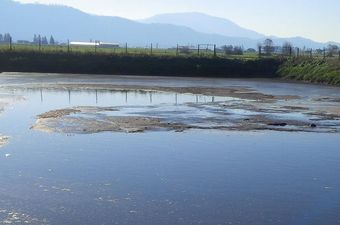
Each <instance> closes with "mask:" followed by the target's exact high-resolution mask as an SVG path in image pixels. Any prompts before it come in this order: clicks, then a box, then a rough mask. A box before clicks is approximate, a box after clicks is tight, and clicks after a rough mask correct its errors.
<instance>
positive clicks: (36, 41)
mask: <svg viewBox="0 0 340 225" xmlns="http://www.w3.org/2000/svg"><path fill="white" fill-rule="evenodd" d="M33 43H34V44H39V37H38V35H36V34H35V35H34V37H33Z"/></svg>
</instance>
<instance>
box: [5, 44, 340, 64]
mask: <svg viewBox="0 0 340 225" xmlns="http://www.w3.org/2000/svg"><path fill="white" fill-rule="evenodd" d="M230 47H233V46H231V45H229V46H228V45H225V46H221V47H217V45H215V44H198V45H186V46H181V45H177V46H175V47H172V48H160V47H159V45H158V44H156V45H155V44H149V45H146V46H145V47H133V46H129V44H128V43H125V44H123V45H120V46H117V47H111V48H108V47H100V46H97V45H93V46H74V45H70V44H69V42H68V43H63V44H56V45H43V44H41V43H40V42H39V43H36V44H33V43H12V41H10V42H7V43H4V42H2V43H0V51H31V52H32V51H33V52H51V53H55V52H59V53H80V54H81V53H93V54H121V55H155V56H172V57H223V58H241V59H256V58H272V57H295V58H296V57H310V58H317V59H326V58H332V59H335V58H337V59H339V60H340V50H336V51H334V50H329V49H326V48H324V49H306V48H304V49H301V48H296V47H295V48H293V47H290V48H288V49H287V48H283V47H272V48H271V49H269V50H268V48H266V47H262V46H259V47H258V49H257V50H255V49H248V50H244V49H243V48H241V47H233V48H230Z"/></svg>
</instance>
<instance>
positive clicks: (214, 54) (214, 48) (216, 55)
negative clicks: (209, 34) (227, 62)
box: [214, 45, 217, 57]
mask: <svg viewBox="0 0 340 225" xmlns="http://www.w3.org/2000/svg"><path fill="white" fill-rule="evenodd" d="M216 56H217V54H216V45H214V57H216Z"/></svg>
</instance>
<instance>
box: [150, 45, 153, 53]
mask: <svg viewBox="0 0 340 225" xmlns="http://www.w3.org/2000/svg"><path fill="white" fill-rule="evenodd" d="M152 50H153V46H152V43H151V48H150V54H151V55H152Z"/></svg>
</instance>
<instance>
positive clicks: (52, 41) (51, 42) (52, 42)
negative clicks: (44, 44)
mask: <svg viewBox="0 0 340 225" xmlns="http://www.w3.org/2000/svg"><path fill="white" fill-rule="evenodd" d="M50 45H55V40H54V38H53V36H52V35H51V37H50Z"/></svg>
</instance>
